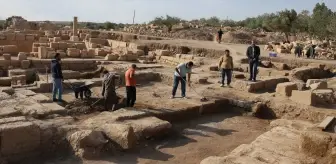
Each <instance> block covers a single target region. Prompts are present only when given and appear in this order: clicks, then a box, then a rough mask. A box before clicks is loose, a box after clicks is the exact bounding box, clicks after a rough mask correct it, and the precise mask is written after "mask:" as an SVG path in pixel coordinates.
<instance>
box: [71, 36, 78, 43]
mask: <svg viewBox="0 0 336 164" xmlns="http://www.w3.org/2000/svg"><path fill="white" fill-rule="evenodd" d="M70 41H74V42H78V41H79V37H78V36H71V37H70Z"/></svg>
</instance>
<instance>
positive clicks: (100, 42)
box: [89, 38, 106, 46]
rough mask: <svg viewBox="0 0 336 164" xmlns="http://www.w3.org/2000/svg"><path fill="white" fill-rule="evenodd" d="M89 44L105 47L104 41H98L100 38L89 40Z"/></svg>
mask: <svg viewBox="0 0 336 164" xmlns="http://www.w3.org/2000/svg"><path fill="white" fill-rule="evenodd" d="M89 42H90V43H95V44H100V45H103V46H104V45H106V39H100V38H90V39H89Z"/></svg>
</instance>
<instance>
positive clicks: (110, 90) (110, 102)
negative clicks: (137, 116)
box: [102, 70, 120, 111]
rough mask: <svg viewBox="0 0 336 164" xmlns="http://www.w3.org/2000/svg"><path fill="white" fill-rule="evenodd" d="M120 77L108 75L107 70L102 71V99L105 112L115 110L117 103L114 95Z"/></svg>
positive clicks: (112, 74) (113, 74) (114, 74)
mask: <svg viewBox="0 0 336 164" xmlns="http://www.w3.org/2000/svg"><path fill="white" fill-rule="evenodd" d="M119 80H120V75H118V74H116V73H109V72H108V71H107V70H104V71H103V83H102V96H103V97H104V100H105V102H104V106H105V110H106V111H108V110H112V111H114V110H115V107H116V105H117V103H118V97H117V93H116V84H119Z"/></svg>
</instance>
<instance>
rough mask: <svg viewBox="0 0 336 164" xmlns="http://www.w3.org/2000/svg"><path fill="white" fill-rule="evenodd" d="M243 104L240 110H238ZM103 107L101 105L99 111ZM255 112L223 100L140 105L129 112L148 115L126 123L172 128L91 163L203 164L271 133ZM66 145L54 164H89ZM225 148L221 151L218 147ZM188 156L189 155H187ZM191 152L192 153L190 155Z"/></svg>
mask: <svg viewBox="0 0 336 164" xmlns="http://www.w3.org/2000/svg"><path fill="white" fill-rule="evenodd" d="M237 104H239V106H241V107H239V106H237ZM99 106H101V104H98V105H97V106H95V107H98V108H99ZM251 108H252V106H251V103H250V102H243V101H237V100H229V99H221V100H216V101H209V102H205V103H204V104H203V110H202V111H200V105H196V106H194V107H187V108H185V109H180V110H178V111H176V110H175V109H162V110H161V111H159V109H155V107H153V106H147V105H145V104H138V105H137V106H136V107H135V108H132V109H131V108H130V109H128V110H130V111H132V110H136V111H144V112H146V114H144V115H137V116H134V117H128V118H125V120H126V119H134V120H137V119H141V118H146V117H151V116H155V117H158V118H159V119H162V120H166V121H169V122H170V123H171V124H172V127H171V128H170V129H168V130H165V131H161V132H160V133H157V134H155V135H153V136H151V137H145V136H144V137H142V138H140V139H139V140H138V145H137V146H136V147H135V148H133V149H131V150H127V151H120V150H118V149H115V147H114V146H113V144H111V145H108V146H106V151H105V152H104V153H103V154H102V155H101V156H100V158H98V159H99V160H97V159H94V161H90V163H93V164H103V163H104V162H103V161H107V162H111V163H172V162H173V163H179V162H184V163H199V162H200V161H201V160H202V159H204V158H206V157H207V156H209V155H221V156H222V155H226V154H227V153H229V152H230V151H232V150H233V149H234V148H236V147H237V146H239V145H241V144H245V143H250V142H251V141H253V140H254V139H255V138H256V137H258V136H259V135H260V134H262V133H264V132H265V131H266V130H267V127H268V123H269V120H263V119H258V118H256V117H251V116H247V113H248V111H250V110H251ZM98 114H99V113H92V114H90V115H82V116H79V117H77V121H76V122H77V123H75V124H80V122H82V121H84V120H85V119H88V118H90V117H94V116H96V115H98ZM67 144H68V143H66V142H65V143H64V145H63V146H59V147H58V148H60V147H63V148H64V150H60V149H57V151H56V152H67V153H62V154H58V155H56V156H55V154H53V155H52V156H49V158H48V161H49V160H50V159H51V158H52V159H53V158H55V157H57V158H60V157H62V160H58V159H56V160H52V162H51V163H55V164H56V163H59V164H63V163H66V162H68V163H69V162H70V163H74V164H76V163H78V164H79V163H83V162H84V163H85V162H88V161H86V160H84V161H83V160H82V159H79V158H75V157H74V156H73V152H72V149H71V148H69V146H68V145H67ZM219 145H222V146H221V147H218V146H219ZM183 152H185V153H183ZM187 152H188V153H187Z"/></svg>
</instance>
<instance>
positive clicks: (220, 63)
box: [218, 57, 223, 69]
mask: <svg viewBox="0 0 336 164" xmlns="http://www.w3.org/2000/svg"><path fill="white" fill-rule="evenodd" d="M222 63H223V57H221V58H220V59H219V63H218V69H220V66H221V65H222Z"/></svg>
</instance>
